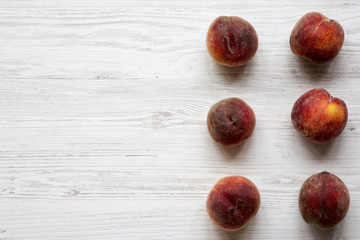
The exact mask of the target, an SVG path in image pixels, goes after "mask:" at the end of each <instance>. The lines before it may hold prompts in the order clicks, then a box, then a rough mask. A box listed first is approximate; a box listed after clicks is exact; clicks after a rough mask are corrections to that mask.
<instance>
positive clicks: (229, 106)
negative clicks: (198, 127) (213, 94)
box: [207, 97, 256, 146]
mask: <svg viewBox="0 0 360 240" xmlns="http://www.w3.org/2000/svg"><path fill="white" fill-rule="evenodd" d="M255 122H256V119H255V114H254V111H253V110H252V109H251V107H250V106H249V105H247V104H246V103H245V102H244V101H243V100H241V99H240V98H234V97H233V98H227V99H223V100H221V101H219V102H217V103H216V104H214V105H213V106H212V107H211V108H210V110H209V113H208V115H207V127H208V130H209V134H210V136H211V137H212V138H213V139H214V141H215V142H217V143H219V144H220V145H224V146H234V145H238V144H240V143H242V142H244V141H245V140H246V139H248V138H249V137H250V135H251V134H252V132H253V131H254V128H255Z"/></svg>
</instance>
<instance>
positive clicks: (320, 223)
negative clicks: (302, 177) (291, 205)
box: [299, 172, 350, 229]
mask: <svg viewBox="0 0 360 240" xmlns="http://www.w3.org/2000/svg"><path fill="white" fill-rule="evenodd" d="M349 205H350V195H349V191H348V189H347V187H346V185H345V184H344V183H343V181H341V179H340V178H338V177H337V176H335V175H334V174H332V173H329V172H321V173H318V174H315V175H312V176H311V177H309V178H308V179H307V180H306V181H305V182H304V184H303V185H302V186H301V189H300V194H299V209H300V213H301V216H302V217H303V219H304V220H305V222H307V223H308V224H311V225H314V226H316V227H318V228H321V229H328V228H331V227H333V226H335V225H336V224H338V223H339V222H340V221H341V220H343V219H344V218H345V216H346V213H347V211H348V209H349Z"/></svg>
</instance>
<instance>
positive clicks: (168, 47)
mask: <svg viewBox="0 0 360 240" xmlns="http://www.w3.org/2000/svg"><path fill="white" fill-rule="evenodd" d="M310 11H320V12H322V13H324V14H325V15H326V16H328V17H330V18H333V19H335V20H337V21H338V22H340V24H341V25H342V26H343V28H344V30H345V35H346V36H345V42H344V46H343V49H342V51H341V52H340V54H339V55H338V57H337V58H336V59H335V60H334V61H333V62H331V63H330V64H328V65H322V66H315V65H313V64H311V63H310V62H307V61H304V60H302V59H300V58H299V57H297V56H295V55H293V54H292V52H291V50H290V48H289V43H288V42H289V36H290V32H291V30H292V28H293V26H294V24H295V23H296V21H297V20H298V19H299V18H300V17H301V16H303V15H304V14H305V13H307V12H310ZM219 15H237V16H241V17H243V18H245V19H247V20H248V21H249V22H250V23H251V24H252V25H253V26H254V27H255V29H256V31H257V33H258V36H259V49H258V51H257V53H256V55H255V57H254V58H253V60H252V61H251V62H250V63H249V64H248V65H246V66H244V67H240V68H231V69H230V68H225V67H221V66H219V65H217V64H216V63H215V62H214V61H213V60H212V59H211V58H210V56H209V54H208V53H207V50H206V46H205V38H206V32H207V29H208V27H209V25H210V23H211V22H212V20H213V19H215V18H216V17H217V16H219ZM359 42H360V2H359V1H358V0H344V1H338V0H323V1H314V0H311V1H310V0H303V1H297V2H296V1H292V0H278V1H265V0H261V1H253V0H247V1H230V0H221V1H220V0H218V1H209V0H196V1H195V0H194V1H160V0H157V1H156V0H149V1H139V0H137V1H133V0H129V1H116V0H88V1H85V0H77V1H73V0H62V1H54V0H32V1H25V0H16V1H14V0H1V1H0V116H1V117H0V239H2V240H15V239H19V240H28V239H35V240H45V239H46V240H48V239H62V240H63V239H76V240H77V239H86V240H91V239H99V240H100V239H101V240H104V239H105V240H115V239H116V240H118V239H121V240H122V239H186V240H189V239H196V240H200V239H204V240H205V239H206V240H212V239H226V240H228V239H276V240H280V239H284V240H285V239H286V240H289V239H324V240H325V239H346V240H348V239H359V235H360V227H359V224H360V176H359V174H360V159H359V153H360V144H359V141H360V133H359V127H360V100H359V99H360V98H359V94H360V79H359V75H360V68H359V59H360V43H359ZM315 87H322V88H325V89H327V90H328V91H329V92H330V93H331V94H332V95H334V96H336V97H339V98H342V99H343V100H344V101H345V102H346V103H347V106H348V110H349V120H348V124H347V126H346V129H345V130H344V132H343V133H342V135H341V136H340V137H338V138H337V139H336V140H335V141H334V142H332V143H330V144H326V145H315V144H312V143H310V142H309V141H307V140H305V139H304V138H303V137H301V136H300V135H299V134H298V133H297V132H296V131H295V130H294V129H293V127H292V124H291V120H290V111H291V108H292V105H293V103H294V102H295V100H296V99H297V98H298V97H299V96H300V95H301V94H302V93H304V92H305V91H307V90H310V89H312V88H315ZM227 97H240V98H242V99H243V100H245V101H246V102H247V103H248V104H249V105H250V106H251V107H252V108H253V109H254V111H255V114H256V117H257V125H256V128H255V131H254V133H253V135H252V136H251V138H250V139H249V140H248V141H247V142H245V143H244V144H242V145H241V146H239V147H235V148H224V147H220V146H218V145H216V144H215V143H214V141H213V140H212V139H211V138H210V136H209V134H208V132H207V128H206V115H207V112H208V109H209V108H210V106H211V105H212V104H214V103H215V102H217V101H219V100H221V99H223V98H227ZM323 170H327V171H330V172H332V173H334V174H336V175H337V176H339V177H340V178H341V179H342V180H343V181H344V182H345V183H346V184H347V186H348V188H349V191H350V195H351V206H350V209H349V212H348V215H347V217H346V218H345V219H344V221H343V222H341V223H340V224H339V225H338V226H337V227H335V228H334V229H332V230H330V231H320V230H317V229H315V228H314V227H311V226H309V225H307V224H306V223H305V222H304V221H303V220H302V218H301V216H300V214H299V211H298V205H297V204H298V203H297V198H298V192H299V189H300V186H301V184H302V183H303V181H304V180H305V179H306V178H307V177H309V176H310V175H312V174H314V173H317V172H320V171H323ZM228 175H243V176H246V177H248V178H249V179H251V180H252V181H253V182H254V183H255V184H256V185H257V186H258V188H259V190H260V194H261V200H262V203H261V207H260V210H259V212H258V214H257V216H256V217H255V218H254V219H253V221H252V222H251V223H250V224H249V225H248V226H247V227H246V228H244V229H243V230H241V231H238V232H231V233H227V232H224V231H222V230H220V229H218V228H217V227H215V226H214V225H213V224H212V223H211V222H210V220H209V218H208V215H207V213H206V210H205V202H206V197H207V194H208V192H209V191H210V189H211V188H212V186H213V185H214V184H215V182H216V181H217V180H218V179H220V178H222V177H224V176H228Z"/></svg>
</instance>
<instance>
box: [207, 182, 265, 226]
mask: <svg viewBox="0 0 360 240" xmlns="http://www.w3.org/2000/svg"><path fill="white" fill-rule="evenodd" d="M259 207H260V194H259V191H258V189H257V187H256V186H255V184H254V183H253V182H251V181H250V180H249V179H247V178H245V177H241V176H229V177H224V178H222V179H220V180H219V181H218V182H217V183H216V184H215V186H214V187H213V188H212V189H211V191H210V193H209V196H208V198H207V202H206V210H207V212H208V214H209V216H210V219H211V220H212V221H213V222H214V223H215V224H216V225H217V226H219V227H220V228H222V229H224V230H228V231H235V230H240V229H241V228H243V227H245V225H246V224H247V223H248V222H249V221H250V220H251V219H252V218H253V217H254V216H255V215H256V213H257V212H258V210H259Z"/></svg>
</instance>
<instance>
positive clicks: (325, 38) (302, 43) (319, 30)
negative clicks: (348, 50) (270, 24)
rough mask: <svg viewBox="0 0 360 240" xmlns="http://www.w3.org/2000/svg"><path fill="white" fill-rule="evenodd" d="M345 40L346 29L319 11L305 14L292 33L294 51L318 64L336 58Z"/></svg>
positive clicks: (291, 46) (291, 39)
mask: <svg viewBox="0 0 360 240" xmlns="http://www.w3.org/2000/svg"><path fill="white" fill-rule="evenodd" d="M343 42H344V30H343V28H342V27H341V25H340V24H339V23H338V22H336V21H335V20H332V19H329V18H327V17H325V16H324V15H322V14H321V13H318V12H311V13H308V14H306V15H305V16H303V17H302V18H301V19H300V20H299V21H298V22H297V23H296V25H295V26H294V29H293V30H292V32H291V35H290V48H291V50H292V52H293V53H294V54H296V55H299V56H301V57H304V58H306V59H308V60H310V61H312V62H313V63H317V64H321V63H326V62H329V61H331V60H332V59H334V58H335V57H336V56H337V55H338V53H339V52H340V50H341V47H342V45H343Z"/></svg>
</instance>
